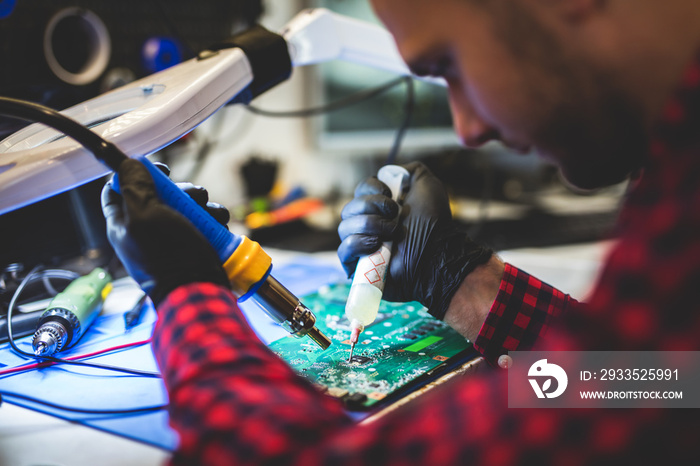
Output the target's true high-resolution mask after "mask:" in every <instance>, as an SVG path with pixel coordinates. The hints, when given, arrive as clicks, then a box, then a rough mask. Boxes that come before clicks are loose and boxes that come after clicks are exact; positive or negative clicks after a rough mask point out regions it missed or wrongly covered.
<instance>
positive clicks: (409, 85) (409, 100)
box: [245, 76, 416, 165]
mask: <svg viewBox="0 0 700 466" xmlns="http://www.w3.org/2000/svg"><path fill="white" fill-rule="evenodd" d="M401 83H405V84H406V103H405V106H404V118H403V121H402V122H401V126H399V129H398V130H397V132H396V136H395V137H394V142H393V144H392V146H391V150H390V151H389V155H388V156H387V160H386V164H387V165H389V164H392V163H395V162H396V158H397V157H398V153H399V150H400V149H401V142H402V141H403V138H404V135H405V134H406V130H407V129H408V127H409V125H410V123H411V117H412V116H413V109H414V107H415V100H416V91H415V84H414V82H413V78H412V77H411V76H401V77H399V78H397V79H393V80H391V81H389V82H386V83H384V84H382V85H380V86H377V87H373V88H370V89H364V90H362V91H359V92H356V93H354V94H351V95H349V96H347V97H343V98H341V99H338V100H336V101H334V102H331V103H329V104H325V105H321V106H319V107H311V108H306V109H302V110H291V111H272V110H264V109H261V108H258V107H255V106H253V105H246V106H245V108H247V109H248V110H249V111H250V112H251V113H254V114H255V115H260V116H266V117H274V118H305V117H310V116H317V115H321V114H324V113H330V112H334V111H336V110H340V109H343V108H345V107H349V106H351V105H355V104H359V103H361V102H364V101H367V100H370V99H372V98H374V97H377V96H379V95H381V94H383V93H384V92H386V91H388V90H389V89H392V88H394V87H396V86H398V85H399V84H401Z"/></svg>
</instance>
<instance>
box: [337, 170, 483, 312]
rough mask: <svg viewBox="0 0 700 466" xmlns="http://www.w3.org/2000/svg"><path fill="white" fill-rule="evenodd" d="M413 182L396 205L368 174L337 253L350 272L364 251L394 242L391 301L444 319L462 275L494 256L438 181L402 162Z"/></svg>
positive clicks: (387, 291)
mask: <svg viewBox="0 0 700 466" xmlns="http://www.w3.org/2000/svg"><path fill="white" fill-rule="evenodd" d="M404 167H405V168H406V169H407V170H408V171H409V173H411V184H410V188H409V191H408V193H407V194H406V197H405V198H404V201H403V206H402V210H401V215H400V218H399V219H398V220H397V219H395V218H396V213H397V212H398V205H397V204H396V202H394V201H393V200H392V199H391V192H390V191H389V188H388V187H387V186H386V185H385V184H384V183H382V182H381V181H379V180H378V179H377V178H374V177H372V178H369V179H367V180H365V181H363V182H362V183H360V185H358V187H357V189H356V190H355V198H354V199H353V200H352V201H350V202H349V203H348V204H347V205H346V206H345V208H344V209H343V212H342V214H341V217H342V222H341V223H340V225H339V226H338V233H339V235H340V239H341V240H342V242H341V244H340V246H339V247H338V257H339V258H340V261H341V262H342V263H343V267H344V268H345V271H346V272H347V273H348V276H352V274H354V273H355V267H356V266H357V261H358V259H359V258H360V257H361V256H364V255H367V254H371V253H373V252H374V251H376V250H377V249H379V246H380V244H381V243H382V242H384V241H390V240H393V241H394V245H393V250H392V257H391V264H390V265H389V271H388V274H387V281H386V285H385V288H384V299H386V300H389V301H401V302H405V301H418V302H420V303H421V304H423V305H424V306H425V307H427V308H428V309H429V311H430V313H431V314H432V315H433V316H435V317H437V318H438V319H442V318H444V316H445V312H446V311H447V307H448V306H449V304H450V301H451V300H452V296H453V295H454V293H455V292H456V291H457V288H458V287H459V285H460V284H461V283H462V281H463V280H464V278H465V277H466V276H467V275H468V274H469V273H470V272H471V271H472V270H474V269H475V268H476V267H477V266H479V265H481V264H485V263H486V262H488V260H489V259H490V258H491V255H492V251H491V250H490V249H488V248H485V247H483V246H480V245H478V244H476V243H474V242H473V241H472V240H471V239H469V237H468V236H467V235H466V233H465V232H464V231H462V230H461V229H460V228H459V227H458V226H457V224H456V223H455V222H454V221H453V220H452V214H451V212H450V205H449V201H448V198H447V193H446V192H445V189H444V187H443V186H442V183H441V182H440V180H438V179H437V178H436V177H435V175H433V174H432V173H431V172H430V171H429V170H428V168H427V167H426V166H425V165H423V164H421V163H418V162H414V163H411V164H408V165H405V166H404Z"/></svg>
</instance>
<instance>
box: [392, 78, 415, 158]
mask: <svg viewBox="0 0 700 466" xmlns="http://www.w3.org/2000/svg"><path fill="white" fill-rule="evenodd" d="M404 78H405V80H404V82H405V83H406V103H405V105H404V116H403V121H402V122H401V126H399V129H398V130H397V132H396V136H395V137H394V144H392V146H391V150H390V151H389V155H388V156H387V158H386V165H391V164H393V163H396V158H397V157H398V155H399V150H400V149H401V142H403V137H404V135H405V134H406V130H407V129H408V126H409V125H410V124H411V117H412V116H413V108H414V106H415V103H416V88H415V84H414V82H413V78H411V77H410V76H404Z"/></svg>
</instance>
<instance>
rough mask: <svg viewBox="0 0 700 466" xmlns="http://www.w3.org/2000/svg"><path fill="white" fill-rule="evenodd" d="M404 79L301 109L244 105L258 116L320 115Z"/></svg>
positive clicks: (392, 86)
mask: <svg viewBox="0 0 700 466" xmlns="http://www.w3.org/2000/svg"><path fill="white" fill-rule="evenodd" d="M406 80H412V79H411V77H410V76H401V77H399V78H396V79H392V80H391V81H388V82H386V83H384V84H382V85H380V86H377V87H373V88H370V89H363V90H361V91H358V92H355V93H353V94H350V95H349V96H347V97H343V98H341V99H338V100H335V101H333V102H330V103H328V104H325V105H321V106H319V107H311V108H305V109H302V110H290V111H271V110H263V109H261V108H258V107H256V106H254V105H246V106H245V108H247V109H248V110H249V111H250V112H251V113H254V114H256V115H260V116H266V117H273V118H305V117H310V116H316V115H322V114H324V113H330V112H334V111H336V110H340V109H342V108H345V107H349V106H351V105H355V104H359V103H361V102H364V101H366V100H369V99H372V98H374V97H377V96H378V95H381V94H383V93H384V92H386V91H388V90H389V89H392V88H394V87H396V86H398V85H399V84H401V83H403V82H405V81H406Z"/></svg>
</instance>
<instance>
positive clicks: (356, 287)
mask: <svg viewBox="0 0 700 466" xmlns="http://www.w3.org/2000/svg"><path fill="white" fill-rule="evenodd" d="M377 178H378V179H379V181H381V182H383V183H384V184H386V185H387V186H388V187H389V190H390V191H391V198H392V199H393V200H394V201H396V202H397V203H399V205H400V201H401V198H402V196H403V193H404V192H405V191H406V190H407V189H408V185H409V181H410V178H411V175H410V173H408V170H406V169H405V168H403V167H399V166H398V165H385V166H383V167H382V168H380V169H379V172H377ZM391 246H392V242H391V241H386V242H384V243H382V245H381V247H380V248H379V250H378V251H376V252H374V253H372V254H369V255H367V256H363V257H361V258H360V260H359V261H358V262H357V267H356V269H355V275H354V276H353V279H352V285H351V286H350V294H349V295H348V301H347V303H346V305H345V315H346V316H347V318H348V320H349V321H350V357H349V358H348V361H349V362H351V361H352V355H353V353H354V352H355V345H356V344H357V342H358V340H359V338H360V333H362V332H363V331H364V329H365V327H366V326H368V325H369V324H371V323H372V322H374V320H375V319H376V318H377V313H378V312H379V303H380V302H381V300H382V292H383V291H384V283H385V282H386V273H387V270H388V268H389V261H390V260H391Z"/></svg>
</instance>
